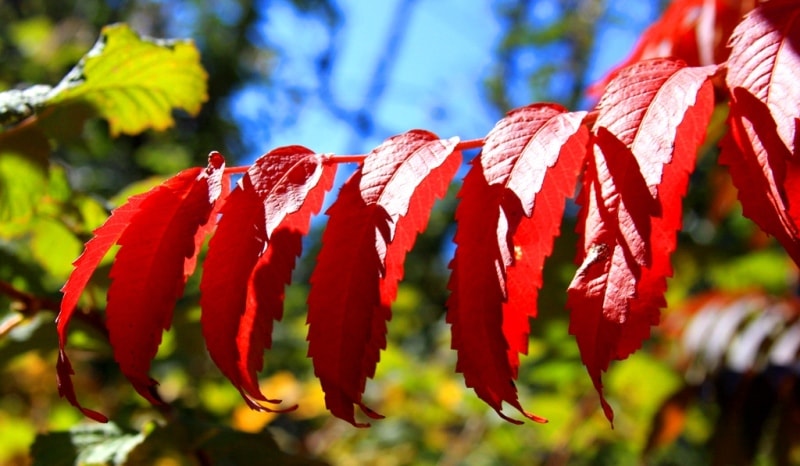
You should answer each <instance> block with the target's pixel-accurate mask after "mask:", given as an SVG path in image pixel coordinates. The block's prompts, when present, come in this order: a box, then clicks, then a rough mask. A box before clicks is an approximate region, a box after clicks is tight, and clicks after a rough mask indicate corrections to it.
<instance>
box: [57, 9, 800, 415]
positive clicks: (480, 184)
mask: <svg viewBox="0 0 800 466" xmlns="http://www.w3.org/2000/svg"><path fill="white" fill-rule="evenodd" d="M750 8H751V6H749V5H743V4H742V3H741V2H726V1H721V0H720V1H704V0H694V1H691V0H687V1H682V0H681V1H676V2H674V3H673V5H672V6H671V7H670V9H669V10H668V11H667V13H666V14H665V15H664V17H663V18H662V19H661V20H660V21H659V22H658V23H656V24H655V25H654V26H652V27H651V29H649V30H648V31H647V32H646V33H645V34H644V35H643V37H642V41H641V42H640V44H639V45H638V46H637V48H636V49H635V51H634V53H633V54H632V55H631V58H630V59H629V60H628V61H627V62H626V63H625V64H623V65H622V66H621V67H620V68H618V69H617V70H615V71H614V72H612V73H611V74H610V75H609V77H608V78H606V79H605V80H603V81H602V82H601V83H600V84H598V85H597V86H595V88H594V89H595V91H596V92H597V93H598V95H601V97H600V99H599V102H598V104H597V106H596V107H595V108H594V109H592V110H591V111H589V112H584V111H580V112H573V111H569V110H567V109H564V108H562V107H560V106H558V105H554V104H532V105H529V106H526V107H523V108H518V109H516V110H513V111H511V112H510V113H509V114H508V115H507V116H506V117H505V118H503V119H502V120H500V121H499V122H498V123H497V124H496V126H495V127H494V128H493V129H492V130H491V131H490V132H489V134H487V135H486V136H485V137H484V138H482V139H480V140H471V141H460V140H459V139H458V138H450V139H440V138H439V137H438V136H436V135H434V134H432V133H430V132H428V131H423V130H413V131H409V132H407V133H404V134H400V135H398V136H395V137H392V138H390V139H388V140H387V141H385V142H384V143H383V144H381V145H380V146H379V147H377V148H376V149H374V150H373V151H372V152H370V153H369V154H367V155H366V156H362V157H355V158H353V157H338V156H333V155H322V154H317V153H314V152H312V151H310V150H308V149H306V148H304V147H301V146H289V147H282V148H278V149H275V150H273V151H271V152H269V153H267V154H265V155H263V156H262V157H261V158H259V159H258V160H257V161H256V162H255V163H254V164H253V165H252V166H250V167H249V168H246V167H245V168H233V169H231V168H226V167H225V162H224V160H223V157H222V155H220V154H219V153H217V152H212V153H211V154H210V156H209V162H208V166H207V167H206V168H204V169H202V168H195V169H190V170H186V171H184V172H181V173H179V174H178V175H176V176H174V177H173V178H171V179H169V180H167V181H166V182H164V183H163V184H162V185H160V186H158V187H156V188H155V189H153V190H151V191H149V192H147V193H144V194H142V195H138V196H134V197H132V198H131V199H129V200H128V202H127V203H126V204H124V205H122V206H121V207H119V208H118V209H117V210H115V211H114V212H113V213H112V215H111V216H110V217H109V219H108V220H107V221H106V223H105V224H104V225H103V226H101V227H100V228H98V229H97V230H96V231H95V237H94V238H93V239H92V240H90V241H89V242H88V243H87V244H86V249H85V251H84V253H83V255H82V256H81V257H80V258H78V259H77V260H76V261H75V269H74V271H73V273H72V275H71V276H70V278H69V280H68V281H67V283H66V284H65V285H64V288H63V293H64V298H63V301H62V305H61V312H60V314H59V317H58V333H59V339H60V343H61V351H60V354H59V360H58V377H59V390H60V393H61V395H62V396H64V397H66V398H67V399H68V400H69V401H70V402H71V403H72V404H74V405H76V406H79V407H80V404H79V403H78V401H77V398H76V394H75V390H74V388H73V386H72V383H71V378H70V376H71V374H72V367H71V365H70V362H69V359H68V357H67V353H66V351H65V349H64V348H65V346H66V343H67V335H68V332H67V330H68V325H69V322H70V319H71V317H73V315H74V313H75V312H79V311H78V304H79V297H80V295H81V293H82V292H83V290H84V288H85V287H86V285H87V284H88V282H89V280H90V278H91V275H92V273H93V272H94V270H95V268H96V267H97V266H98V264H99V263H100V261H101V259H102V258H103V257H104V255H105V254H106V253H107V252H108V251H109V250H110V249H111V248H112V246H114V245H119V246H120V247H119V251H118V252H117V255H116V259H115V261H114V264H113V266H112V268H111V272H110V277H111V280H112V284H111V286H110V288H109V292H108V306H107V310H106V316H107V317H106V325H107V328H108V331H109V338H110V341H111V345H112V346H113V348H114V357H115V359H116V361H117V362H118V363H119V366H120V370H121V371H122V373H123V374H124V375H125V376H126V377H127V378H128V379H129V380H130V382H131V383H132V384H133V386H134V388H135V389H136V390H137V391H138V392H139V393H140V394H141V395H142V396H144V397H145V398H147V399H148V400H150V401H151V402H153V403H160V402H161V401H160V398H159V396H158V392H157V391H156V382H155V381H154V380H152V379H151V378H150V376H149V375H148V372H149V368H150V361H151V360H152V359H153V357H154V356H155V354H156V351H157V349H158V345H159V343H160V341H161V333H162V331H163V330H165V329H167V328H169V326H170V322H171V318H172V309H173V307H174V305H175V302H176V300H177V299H178V298H179V297H180V295H181V293H182V290H183V288H184V286H185V284H186V281H187V277H189V276H190V275H191V274H192V272H193V271H194V268H195V265H196V262H197V258H198V254H199V252H200V249H201V246H202V244H203V242H204V241H205V239H206V237H207V236H208V235H213V236H212V237H211V240H210V243H209V247H208V253H207V256H206V258H205V261H204V262H203V265H202V266H203V273H202V280H201V283H200V291H201V300H200V304H201V308H202V318H201V323H202V328H203V336H204V338H205V341H206V344H207V348H208V351H209V354H210V356H211V358H212V359H213V361H214V362H215V363H216V365H217V366H218V367H219V368H220V370H221V371H222V373H223V374H224V375H225V376H226V377H227V378H228V379H230V381H231V382H232V383H233V385H234V386H236V387H237V388H238V389H239V391H240V392H241V394H242V396H243V397H244V399H245V400H246V401H247V403H248V404H249V405H250V406H251V407H252V408H254V409H258V410H265V411H281V410H287V409H292V408H293V406H283V405H281V404H280V403H281V401H280V400H275V399H270V398H269V394H264V393H262V392H261V391H260V389H259V384H258V378H257V375H258V372H259V371H260V370H261V369H262V366H263V357H264V356H263V355H264V350H265V349H269V348H270V347H271V344H272V339H271V332H272V327H273V323H274V321H276V320H279V319H280V318H281V316H282V312H283V293H284V287H285V286H286V285H287V284H288V283H289V282H290V279H291V274H292V270H293V268H294V265H295V261H296V259H297V258H298V257H299V256H300V254H301V252H302V246H303V237H304V236H305V235H306V234H307V233H308V231H309V228H310V221H311V217H312V216H313V215H315V214H317V213H318V212H319V210H320V209H321V208H322V205H323V200H324V199H325V194H326V192H328V191H329V190H330V189H331V188H332V186H333V181H334V175H335V172H336V167H337V164H338V163H342V162H352V161H358V162H360V165H359V167H358V169H357V170H356V171H355V173H353V175H352V176H351V177H350V178H349V179H348V180H347V181H346V182H345V183H344V185H343V186H342V187H341V189H340V191H339V194H338V196H337V197H336V199H335V201H334V202H333V203H332V205H331V206H330V208H328V209H327V212H326V215H327V217H328V219H327V226H326V228H325V231H324V233H323V236H322V247H321V251H320V253H319V255H318V257H317V264H316V268H315V269H314V272H313V274H312V276H311V289H310V293H309V296H308V327H309V328H308V344H309V349H308V355H309V357H310V358H311V359H312V361H313V365H314V371H315V374H316V375H317V377H318V378H319V380H320V382H321V385H322V388H323V390H324V392H325V402H326V404H327V407H328V409H329V410H330V411H331V412H332V413H333V414H334V415H336V416H338V417H340V418H342V419H344V420H347V421H348V422H350V423H352V424H354V425H356V426H365V425H368V424H365V423H361V422H359V421H357V420H356V417H357V416H356V407H358V408H359V409H360V410H361V411H362V412H363V413H364V414H365V415H366V416H368V417H370V418H375V419H377V418H380V417H381V416H380V414H378V413H376V412H375V411H373V410H372V409H370V408H369V407H367V406H366V405H365V404H364V402H363V400H362V395H363V393H364V390H365V385H366V381H367V379H368V378H371V377H373V376H374V375H375V368H376V365H377V363H378V360H379V358H380V352H381V350H382V349H384V348H385V346H386V328H387V322H388V321H389V320H390V319H391V305H392V303H393V301H394V300H395V298H396V295H397V286H398V283H399V281H400V280H402V278H403V262H404V259H405V256H406V253H407V252H408V251H409V250H410V249H411V248H412V247H413V245H414V241H415V238H416V236H417V234H418V233H419V232H421V231H423V230H424V229H425V227H426V224H427V222H428V219H429V216H430V212H431V210H432V208H433V205H434V202H435V200H436V199H437V198H441V197H443V196H444V195H445V193H446V191H447V189H448V187H449V186H450V184H451V183H452V182H453V179H454V177H455V176H456V173H457V172H458V169H459V167H460V166H461V163H462V154H461V152H462V151H463V150H466V149H472V148H477V147H482V150H481V153H480V155H479V156H477V157H475V158H473V159H472V161H471V162H470V168H469V171H468V173H467V174H466V177H465V178H464V180H463V185H462V186H461V188H460V191H459V193H458V199H459V204H458V208H457V211H456V215H455V222H456V233H455V238H454V241H455V246H456V248H455V254H454V257H453V259H452V261H451V262H450V269H451V270H452V273H451V275H450V280H449V284H448V289H449V291H450V297H449V299H448V301H447V317H446V320H447V323H449V324H450V326H451V329H452V347H453V349H454V350H455V351H456V352H457V354H458V363H457V366H456V370H457V371H458V372H461V373H463V375H464V379H465V381H466V384H467V386H469V387H472V388H473V389H474V390H475V392H476V393H477V395H478V396H479V397H480V398H482V399H483V400H484V401H485V402H486V403H488V404H489V406H491V407H492V408H493V409H495V410H496V411H497V412H498V414H500V416H502V417H503V418H505V419H507V420H509V421H512V422H519V421H518V420H516V419H514V418H512V417H511V416H510V415H508V414H506V413H504V412H503V405H504V404H506V405H508V406H510V407H512V408H514V409H516V410H517V411H519V412H520V413H521V414H522V415H523V416H525V417H527V418H530V419H533V420H535V421H542V422H543V421H544V419H542V418H540V417H538V416H536V415H534V414H531V413H529V412H527V411H526V410H525V409H524V408H523V407H522V406H521V404H520V401H519V399H518V396H517V389H516V387H515V380H516V379H517V373H518V368H519V364H520V355H521V354H526V353H527V346H528V334H529V319H530V318H533V317H536V314H537V298H538V291H539V289H540V288H541V286H542V267H543V265H544V262H545V260H546V258H547V257H548V256H549V255H550V253H551V251H552V247H553V241H554V238H555V237H556V236H558V235H559V232H560V229H561V221H562V218H563V216H564V209H565V204H566V201H567V199H569V198H572V197H573V195H574V194H575V192H576V190H577V191H578V196H577V203H578V204H579V206H580V211H579V213H578V231H579V234H580V240H579V244H578V245H577V257H576V263H577V265H578V269H577V271H576V273H575V275H574V278H573V279H572V283H571V284H570V285H569V289H568V290H567V292H568V308H569V311H570V327H569V330H570V333H571V334H573V335H574V336H575V339H576V342H577V345H578V348H579V350H580V354H581V357H582V360H583V362H584V364H585V365H586V368H587V370H588V372H589V375H590V377H591V379H592V381H593V383H594V385H595V387H596V388H597V391H598V393H599V394H600V398H601V402H602V407H603V410H604V412H605V414H606V416H607V417H608V419H609V420H612V419H613V411H612V409H611V407H610V406H609V404H608V403H607V402H606V401H605V398H604V397H603V386H602V380H601V376H602V374H603V372H604V371H606V370H607V369H608V367H609V364H610V363H611V361H614V360H619V359H624V358H626V357H628V356H629V355H630V354H632V353H633V352H635V351H636V350H637V349H639V348H640V347H641V345H642V342H643V341H644V340H646V339H647V338H648V337H649V336H650V329H651V327H652V326H654V325H657V324H658V323H659V315H660V309H661V308H663V307H664V306H665V305H666V302H665V299H664V292H665V291H666V289H667V278H668V277H670V276H671V274H672V268H671V264H670V255H671V253H672V252H673V251H674V250H675V248H676V234H677V232H678V231H679V230H680V228H681V220H682V209H681V200H682V198H683V196H684V195H685V193H686V191H687V187H688V184H689V176H690V174H691V173H692V171H693V170H694V167H695V159H696V157H697V154H698V150H699V148H700V146H701V145H702V144H703V142H704V138H705V136H706V128H707V127H708V124H709V121H710V118H711V115H712V112H713V111H715V106H716V108H717V111H726V110H727V112H728V117H727V128H728V131H727V134H726V135H725V137H724V140H723V142H722V153H721V156H720V160H719V162H720V163H721V164H723V165H725V166H727V167H729V169H730V173H731V175H732V179H733V182H734V184H735V185H736V187H737V188H738V190H739V198H740V200H741V202H742V206H743V209H744V214H745V215H746V216H748V217H749V218H750V219H752V220H753V221H754V222H755V223H756V224H757V225H758V226H759V227H760V228H761V229H762V230H764V231H765V232H767V233H769V234H770V235H772V236H774V237H775V238H777V240H778V241H780V243H781V244H782V245H783V247H784V248H785V249H786V250H787V252H788V253H789V255H790V256H791V257H792V259H794V261H795V262H797V263H800V154H798V141H800V135H799V133H798V128H800V119H799V118H800V87H798V86H797V82H796V79H797V76H798V73H800V7H799V6H797V2H794V1H769V2H764V3H762V4H760V5H758V6H756V7H755V8H754V9H753V10H752V11H750V12H749V13H748V14H747V15H746V16H745V17H744V19H743V20H742V21H741V22H738V21H739V18H740V17H741V14H742V13H743V12H744V11H745V10H747V9H750ZM737 22H738V25H737ZM726 43H727V44H728V47H727V48H726V47H725V44H726ZM655 55H659V56H665V57H668V58H655V57H654V56H655ZM242 172H244V175H243V176H242V177H241V179H240V180H239V181H238V182H237V184H236V186H235V187H234V188H233V189H230V187H229V178H230V175H231V174H234V173H242ZM81 409H82V410H83V411H84V413H85V414H86V415H88V416H90V417H92V418H94V419H97V420H104V419H105V417H104V416H103V415H102V414H100V413H97V412H95V411H91V410H89V409H86V408H81Z"/></svg>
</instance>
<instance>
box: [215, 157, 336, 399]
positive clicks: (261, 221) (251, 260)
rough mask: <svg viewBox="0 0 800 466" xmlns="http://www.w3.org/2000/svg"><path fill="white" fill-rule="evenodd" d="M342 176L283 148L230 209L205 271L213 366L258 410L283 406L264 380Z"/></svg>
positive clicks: (255, 169) (246, 179)
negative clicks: (319, 217) (276, 328)
mask: <svg viewBox="0 0 800 466" xmlns="http://www.w3.org/2000/svg"><path fill="white" fill-rule="evenodd" d="M335 174H336V165H335V164H326V163H325V157H324V156H321V155H318V154H315V153H314V152H312V151H310V150H308V149H306V148H304V147H300V146H289V147H282V148H279V149H275V150H273V151H271V152H269V153H267V154H265V155H263V156H262V157H260V158H259V159H258V160H256V162H255V163H254V164H253V165H252V166H251V167H250V168H249V169H248V171H247V173H246V174H245V175H244V176H243V177H242V179H241V180H240V181H239V185H238V187H237V189H235V190H234V191H233V192H232V193H231V194H230V196H228V198H227V200H226V201H225V203H224V205H223V206H222V211H221V213H222V218H221V219H220V221H219V225H218V227H217V232H216V234H215V235H214V237H213V238H212V239H211V242H210V244H209V250H208V255H207V256H206V259H205V262H204V265H203V278H202V281H201V283H200V290H201V293H202V294H201V298H200V306H201V308H202V317H201V324H202V327H203V335H204V337H205V340H206V345H207V347H208V351H209V353H210V355H211V358H212V359H213V360H214V362H215V363H216V364H217V366H218V367H219V368H220V370H221V371H222V372H223V374H225V376H226V377H228V379H230V380H231V382H232V383H233V384H234V386H236V387H237V388H238V389H239V390H240V391H241V392H242V395H243V397H244V399H245V400H246V401H247V402H248V404H249V405H250V406H251V407H253V408H256V409H262V410H267V411H273V410H272V409H269V408H266V407H263V406H261V405H259V404H258V401H263V402H270V403H279V402H280V400H270V399H267V398H266V397H265V396H264V395H263V394H262V393H261V391H260V389H259V387H258V379H257V373H258V372H259V371H260V370H261V368H262V366H263V357H264V356H263V353H264V349H265V348H269V347H270V346H271V343H272V336H271V335H272V326H273V321H274V320H280V318H281V317H282V315H283V296H284V287H285V286H286V285H287V284H288V283H289V281H290V279H291V274H292V270H293V269H294V266H295V262H296V259H297V257H298V256H300V254H301V252H302V237H303V236H304V235H305V234H307V233H308V229H309V227H310V220H311V215H313V214H315V213H317V212H318V211H319V209H320V208H321V207H322V200H323V197H324V194H325V192H326V191H327V190H329V189H330V188H331V186H332V184H333V180H334V177H335ZM254 400H255V401H254ZM289 409H291V408H289Z"/></svg>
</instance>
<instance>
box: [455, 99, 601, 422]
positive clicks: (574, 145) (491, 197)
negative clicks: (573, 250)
mask: <svg viewBox="0 0 800 466" xmlns="http://www.w3.org/2000/svg"><path fill="white" fill-rule="evenodd" d="M584 115H585V113H583V112H580V113H564V109H563V108H561V107H559V106H555V105H546V104H537V105H531V106H528V107H524V108H521V109H517V110H515V111H513V112H511V113H510V114H509V115H508V116H507V117H506V118H504V119H503V120H501V121H500V122H499V123H498V124H497V125H496V126H495V128H494V129H493V130H492V131H491V132H490V133H489V135H488V136H487V137H486V140H485V143H484V147H483V152H482V154H481V156H480V158H477V159H475V160H474V161H473V165H472V168H471V169H470V171H469V173H468V174H467V176H466V178H465V180H464V186H463V188H462V189H461V192H460V194H459V197H460V198H461V201H460V203H459V206H458V209H457V210H456V221H457V222H458V230H457V231H456V236H455V242H456V244H457V248H456V252H455V256H454V258H453V261H452V262H451V264H450V268H451V269H452V270H453V273H452V275H451V277H450V283H449V284H448V288H449V289H450V290H451V292H452V293H451V295H450V298H449V300H448V303H447V307H448V313H447V321H448V322H449V323H450V324H451V325H452V333H453V348H454V349H456V350H457V351H458V365H457V368H456V369H457V370H458V371H460V372H463V373H464V378H465V380H466V384H467V386H469V387H473V388H474V389H475V392H476V393H477V394H478V396H480V397H481V398H482V399H483V400H484V401H486V402H487V403H488V404H489V405H490V406H491V407H492V408H494V409H495V410H496V411H497V413H498V414H499V415H500V416H501V417H503V418H504V419H506V420H509V421H511V422H515V423H518V422H519V421H515V420H513V419H510V418H508V417H507V416H506V415H504V414H503V413H502V403H503V402H506V403H508V404H510V405H511V406H513V407H515V408H516V409H518V410H519V411H520V412H521V413H522V414H523V415H524V416H526V417H528V418H530V419H533V420H535V421H538V422H544V421H545V420H544V419H542V418H540V417H537V416H534V415H532V414H530V413H527V412H525V410H523V409H522V406H521V405H520V403H519V399H518V396H517V390H516V387H515V385H514V380H516V378H517V370H518V367H519V353H527V350H528V331H529V325H528V318H529V317H534V316H535V315H536V301H537V297H538V290H539V288H540V287H541V284H542V267H543V265H544V261H545V258H546V257H547V256H548V255H549V254H550V252H551V251H552V247H553V239H554V238H555V236H556V235H557V234H558V231H559V227H560V225H561V219H562V215H563V211H564V203H565V201H566V198H567V197H570V196H571V195H572V194H573V191H574V187H575V182H576V179H577V174H578V172H579V170H580V167H581V164H582V163H583V159H584V156H585V152H586V142H587V140H588V130H587V129H586V128H585V127H584V126H583V125H582V124H581V122H582V120H583V117H584Z"/></svg>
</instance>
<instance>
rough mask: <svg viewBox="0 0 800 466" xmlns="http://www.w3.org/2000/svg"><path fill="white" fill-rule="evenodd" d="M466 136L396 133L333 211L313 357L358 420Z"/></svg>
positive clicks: (321, 262)
mask: <svg viewBox="0 0 800 466" xmlns="http://www.w3.org/2000/svg"><path fill="white" fill-rule="evenodd" d="M456 143H457V141H456V140H455V139H450V140H447V141H442V140H439V139H438V137H436V136H435V135H434V134H432V133H429V132H427V131H419V130H416V131H410V132H408V133H404V134H402V135H399V136H395V137H393V138H391V139H389V140H387V141H386V142H384V143H383V144H382V145H381V146H379V147H378V148H376V149H375V150H373V151H372V152H371V153H370V154H369V155H368V156H367V158H366V160H365V161H364V165H363V166H362V167H361V168H359V170H358V171H356V172H355V173H354V174H353V176H352V177H351V178H350V179H349V180H348V181H347V182H346V183H345V184H344V185H343V186H342V189H341V192H340V193H339V197H338V199H337V200H336V201H335V202H334V203H333V205H332V206H331V207H330V209H328V212H327V215H328V216H329V217H330V218H329V220H328V225H327V227H326V229H325V232H324V233H323V236H322V249H321V251H320V254H319V257H318V258H317V266H316V268H315V269H314V272H313V274H312V276H311V291H310V293H309V297H308V323H309V330H308V341H309V349H308V354H309V356H310V357H311V358H312V360H313V363H314V372H315V374H316V375H317V377H319V379H320V382H321V384H322V388H323V390H324V391H325V403H326V405H327V407H328V409H329V410H330V411H331V412H332V413H333V414H334V415H336V416H337V417H339V418H341V419H344V420H346V421H348V422H350V423H351V424H353V425H356V426H360V427H363V426H367V425H368V424H361V423H357V422H356V420H355V412H354V411H355V410H354V405H357V406H359V407H360V408H361V410H362V411H363V412H364V413H365V414H366V415H367V416H369V417H372V418H380V417H381V416H380V415H378V414H377V413H375V412H374V411H372V410H371V409H369V408H368V407H366V406H365V405H364V403H363V402H362V395H363V392H364V388H365V385H366V380H367V378H370V377H373V376H374V374H375V367H376V364H377V362H378V359H379V358H380V350H381V349H383V348H385V346H386V321H387V320H389V319H390V317H391V313H390V306H391V303H392V302H393V300H394V299H395V296H396V294H397V283H398V281H399V280H400V279H401V278H402V276H403V260H404V259H405V255H406V252H407V251H408V250H409V249H411V247H412V245H413V242H414V240H415V238H416V235H417V233H418V232H419V231H422V229H423V228H424V227H425V225H426V224H427V222H428V218H429V216H430V211H431V209H432V207H433V203H434V200H435V198H436V197H442V196H443V195H444V194H445V192H446V191H447V187H448V185H449V183H450V180H451V179H452V177H453V176H454V175H455V172H456V170H457V169H458V166H459V165H460V159H461V157H460V153H459V152H455V151H454V150H455V147H456Z"/></svg>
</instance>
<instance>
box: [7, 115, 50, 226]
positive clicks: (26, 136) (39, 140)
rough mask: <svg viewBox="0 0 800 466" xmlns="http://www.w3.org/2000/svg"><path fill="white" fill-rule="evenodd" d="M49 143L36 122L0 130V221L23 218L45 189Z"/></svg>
mask: <svg viewBox="0 0 800 466" xmlns="http://www.w3.org/2000/svg"><path fill="white" fill-rule="evenodd" d="M49 156H50V145H49V144H48V142H47V138H46V137H45V136H44V134H43V133H42V132H41V130H40V129H39V128H37V127H36V126H35V125H28V126H20V127H17V128H15V129H14V130H12V131H7V132H5V133H0V223H5V222H11V221H15V220H19V219H24V218H26V217H28V216H30V215H32V213H33V209H34V206H35V205H36V203H37V202H38V199H39V198H41V196H42V195H43V193H44V192H45V191H46V189H47V164H48V162H47V160H48V157H49Z"/></svg>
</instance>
